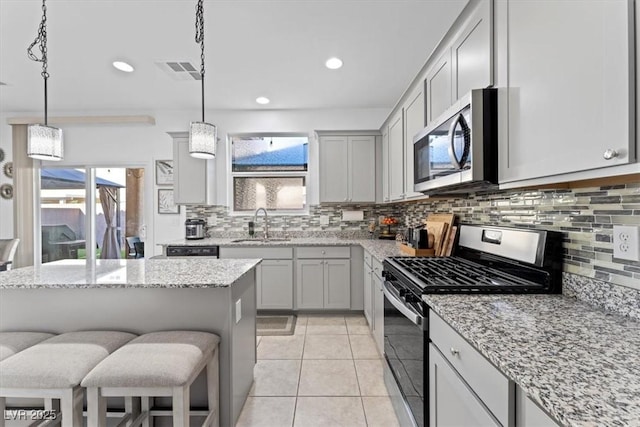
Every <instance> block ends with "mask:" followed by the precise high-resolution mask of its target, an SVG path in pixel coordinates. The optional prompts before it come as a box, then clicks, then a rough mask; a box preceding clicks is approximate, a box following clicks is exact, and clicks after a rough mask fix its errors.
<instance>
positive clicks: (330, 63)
mask: <svg viewBox="0 0 640 427" xmlns="http://www.w3.org/2000/svg"><path fill="white" fill-rule="evenodd" d="M324 65H326V66H327V68H328V69H330V70H337V69H338V68H340V67H342V59H340V58H335V57H334V58H329V59H327V62H325V63H324Z"/></svg>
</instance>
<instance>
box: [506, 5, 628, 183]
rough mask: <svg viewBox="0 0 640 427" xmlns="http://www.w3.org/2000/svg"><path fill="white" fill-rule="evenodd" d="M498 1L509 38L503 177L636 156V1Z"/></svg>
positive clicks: (617, 161) (542, 173)
mask: <svg viewBox="0 0 640 427" xmlns="http://www.w3.org/2000/svg"><path fill="white" fill-rule="evenodd" d="M498 5H499V7H500V8H501V10H500V13H497V14H496V26H497V28H498V29H501V28H503V30H502V31H503V33H506V34H507V37H508V47H506V48H501V50H500V52H497V54H498V55H506V64H505V65H504V66H503V67H504V69H505V73H506V74H507V76H508V79H507V81H508V124H509V125H508V135H507V138H505V137H504V136H501V141H500V182H501V183H507V182H515V181H520V180H528V179H529V180H530V179H536V178H541V177H548V176H552V175H560V174H566V173H572V172H579V171H586V170H591V169H597V168H604V167H608V166H614V165H616V166H618V165H625V164H628V163H630V162H634V161H635V153H634V151H635V146H636V141H635V135H634V124H635V111H634V102H635V95H634V78H635V72H634V71H635V63H634V60H635V56H634V53H633V52H634V39H633V35H634V25H633V13H632V10H633V2H632V1H629V0H610V1H599V2H595V1H588V2H586V1H585V2H574V1H571V2H562V1H547V2H542V3H541V2H538V1H532V0H529V1H525V0H510V1H508V4H507V5H502V4H500V3H499V4H498ZM498 5H497V6H496V8H497V7H498ZM497 19H501V21H500V22H498V21H497ZM505 19H506V21H507V22H506V24H505V23H504V22H503V21H502V20H505ZM498 37H500V35H499V34H498ZM501 82H504V80H503V79H501ZM607 175H608V172H607V171H606V169H602V170H601V174H600V175H599V176H607ZM593 177H597V176H593ZM561 178H562V177H557V178H556V179H555V182H562V179H561Z"/></svg>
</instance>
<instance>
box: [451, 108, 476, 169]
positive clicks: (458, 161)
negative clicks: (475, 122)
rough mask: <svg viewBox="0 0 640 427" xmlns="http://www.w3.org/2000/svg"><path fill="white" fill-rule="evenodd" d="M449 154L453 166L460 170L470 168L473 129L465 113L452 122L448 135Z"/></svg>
mask: <svg viewBox="0 0 640 427" xmlns="http://www.w3.org/2000/svg"><path fill="white" fill-rule="evenodd" d="M466 111H468V109H467V110H466ZM448 140H449V141H448V142H449V147H448V154H449V159H450V160H451V164H452V165H453V166H455V168H456V169H458V170H465V169H469V168H470V166H469V165H470V162H469V161H470V158H469V154H470V149H471V128H470V127H469V125H468V117H467V118H465V111H463V112H461V113H460V114H458V115H457V117H456V118H455V119H454V120H452V121H451V126H450V128H449V134H448Z"/></svg>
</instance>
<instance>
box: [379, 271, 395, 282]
mask: <svg viewBox="0 0 640 427" xmlns="http://www.w3.org/2000/svg"><path fill="white" fill-rule="evenodd" d="M382 277H383V278H385V279H387V280H389V281H392V280H394V279H395V277H393V274H391V272H390V271H386V270H382Z"/></svg>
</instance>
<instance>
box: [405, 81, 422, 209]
mask: <svg viewBox="0 0 640 427" xmlns="http://www.w3.org/2000/svg"><path fill="white" fill-rule="evenodd" d="M423 128H424V90H423V87H422V85H418V87H417V88H416V89H415V90H414V91H413V92H412V93H411V96H409V99H408V100H407V102H406V104H405V106H404V153H405V162H404V178H405V183H404V188H405V199H407V198H411V197H422V196H423V194H422V193H416V192H414V191H413V180H414V178H415V177H414V170H413V169H414V161H413V137H414V136H415V135H416V134H417V133H418V132H420V131H421V130H422V129H423Z"/></svg>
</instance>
